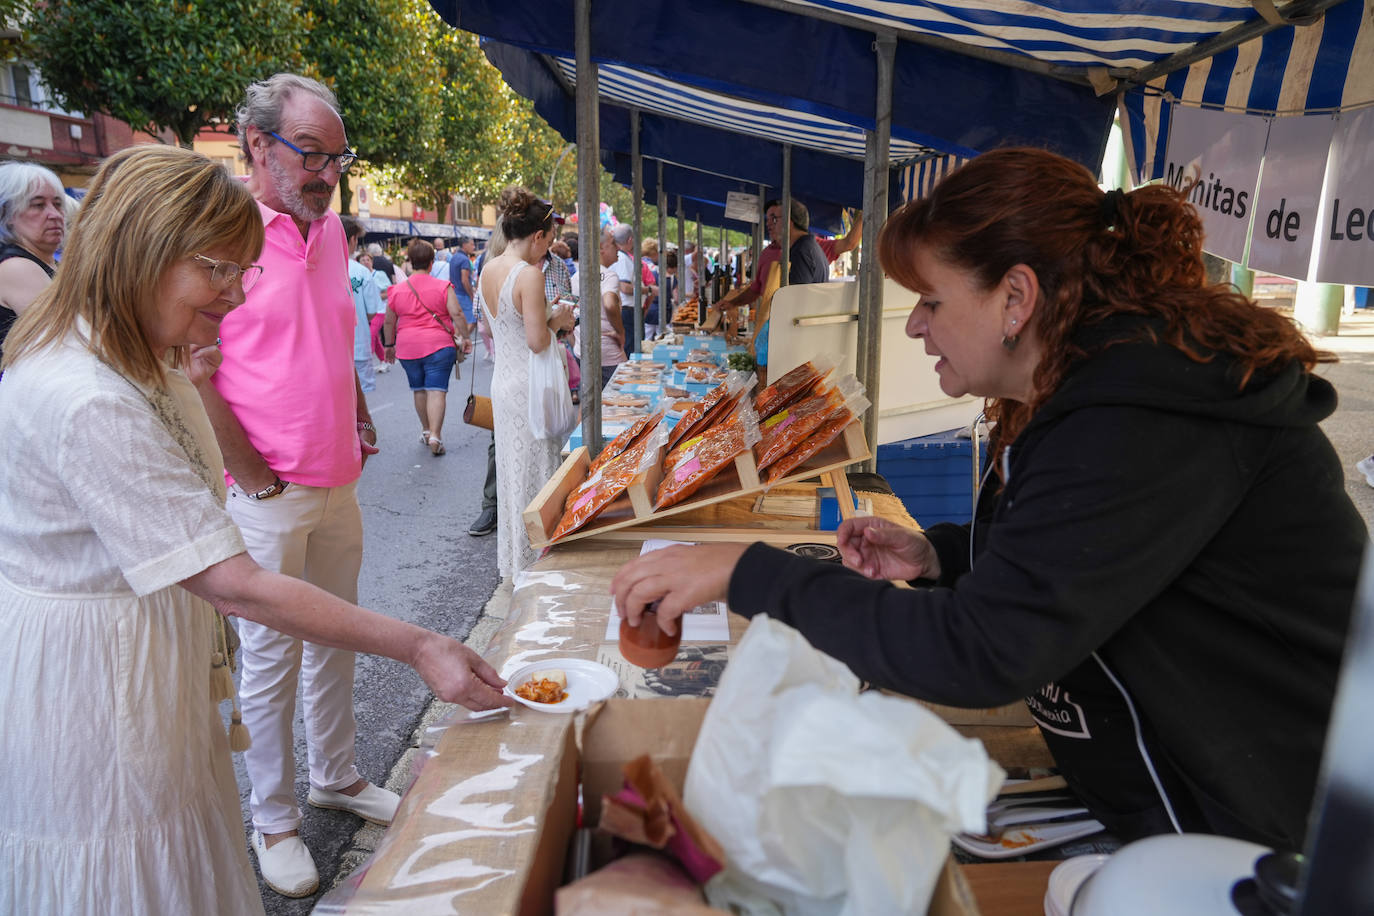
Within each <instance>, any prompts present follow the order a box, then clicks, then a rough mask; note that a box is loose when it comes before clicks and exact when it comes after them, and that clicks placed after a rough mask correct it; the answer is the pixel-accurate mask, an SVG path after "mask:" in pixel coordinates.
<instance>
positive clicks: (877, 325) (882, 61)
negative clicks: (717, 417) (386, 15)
mask: <svg viewBox="0 0 1374 916" xmlns="http://www.w3.org/2000/svg"><path fill="white" fill-rule="evenodd" d="M435 2H436V5H437V4H438V3H440V2H442V3H444V4H448V3H455V2H458V0H435ZM745 2H746V3H748V4H750V5H753V6H757V7H762V8H767V9H772V10H775V11H779V12H783V13H787V14H790V15H793V16H798V17H803V18H808V19H816V20H823V21H827V22H831V23H834V24H837V25H842V26H846V27H849V28H852V29H855V30H857V31H859V32H863V33H867V34H871V35H873V36H874V41H873V43H872V49H873V53H874V66H875V70H876V74H877V84H876V86H875V87H874V94H873V99H874V105H873V115H872V117H873V127H872V128H871V129H867V130H866V134H867V136H866V141H867V142H866V143H865V157H864V195H863V196H864V206H863V210H864V222H865V226H866V228H867V230H868V231H867V232H866V233H865V238H864V240H863V243H862V248H861V265H862V266H861V274H860V284H861V286H860V307H859V351H858V355H857V366H856V368H857V372H858V375H859V377H860V381H862V382H863V384H864V386H865V388H866V389H867V391H868V394H869V398H870V400H871V401H872V403H873V407H872V408H871V409H870V411H869V412H868V414H867V415H866V417H865V424H864V425H865V433H866V434H867V436H868V440H869V441H870V442H873V441H875V433H876V428H877V415H878V413H879V409H880V408H879V403H880V402H879V392H878V378H879V344H880V334H881V320H882V280H881V271H880V270H879V268H878V265H877V263H876V257H875V250H876V244H875V242H876V238H875V236H876V234H877V230H878V229H879V228H880V227H881V226H882V224H883V223H884V222H885V220H886V217H887V202H888V196H887V193H888V186H889V183H890V180H891V168H892V163H891V161H890V148H891V129H892V124H893V110H892V95H893V83H894V56H895V48H896V43H897V41H898V40H899V39H900V40H902V41H905V42H910V43H914V44H920V45H924V46H929V47H933V48H938V49H940V50H943V51H946V52H951V53H954V54H958V55H961V56H963V57H967V58H973V59H976V60H980V61H984V62H991V63H995V64H999V65H1002V66H1006V67H1009V68H1011V69H1014V70H1017V71H1021V72H1028V73H1035V74H1038V75H1040V76H1045V77H1050V78H1052V79H1055V80H1060V81H1064V82H1070V83H1075V84H1080V85H1084V84H1086V85H1089V86H1091V87H1093V88H1094V90H1095V91H1096V93H1097V94H1098V95H1104V94H1107V93H1112V92H1115V93H1117V94H1119V93H1120V92H1122V91H1124V89H1125V88H1126V87H1128V86H1137V85H1143V84H1145V83H1147V82H1148V81H1149V80H1151V79H1157V78H1158V77H1160V76H1162V75H1164V74H1167V73H1170V72H1173V71H1175V70H1178V69H1181V68H1183V67H1187V66H1189V65H1190V64H1192V63H1194V62H1196V61H1199V60H1202V59H1204V58H1207V57H1211V56H1213V55H1215V54H1218V53H1220V52H1222V51H1225V50H1227V49H1230V48H1233V47H1235V46H1237V45H1239V44H1242V43H1244V42H1246V41H1250V40H1252V39H1254V38H1256V37H1259V36H1261V35H1264V34H1266V33H1268V32H1270V31H1272V30H1274V29H1278V28H1282V27H1285V26H1287V25H1289V24H1292V23H1294V22H1300V21H1309V20H1311V19H1313V18H1314V17H1320V16H1321V15H1323V14H1324V12H1325V11H1326V10H1327V9H1329V8H1331V7H1332V6H1335V5H1336V4H1338V3H1340V2H1342V0H1293V2H1290V3H1288V4H1286V5H1285V6H1284V7H1283V9H1282V10H1281V11H1279V12H1278V14H1277V15H1272V14H1270V15H1266V16H1262V17H1260V18H1258V19H1255V20H1251V21H1249V22H1246V23H1243V24H1242V25H1239V26H1235V27H1233V28H1231V29H1228V30H1227V31H1225V32H1223V33H1221V34H1218V35H1216V36H1213V37H1212V38H1210V39H1208V40H1206V41H1202V42H1198V43H1197V44H1196V45H1194V46H1193V47H1191V48H1188V49H1186V50H1184V51H1181V52H1178V53H1175V54H1172V55H1170V56H1169V57H1167V58H1165V59H1163V60H1160V61H1157V62H1155V63H1154V64H1151V65H1149V66H1146V67H1140V68H1111V67H1105V66H1098V67H1083V68H1070V67H1066V66H1063V65H1056V64H1053V63H1050V62H1047V61H1042V60H1038V59H1036V58H1033V57H1030V56H1027V55H1022V54H1018V53H1015V52H1008V51H1000V50H995V49H989V48H983V47H977V46H974V45H972V44H965V43H961V42H958V41H955V40H953V39H949V38H944V37H942V36H939V35H933V34H928V33H924V32H920V31H917V30H914V29H911V30H907V29H900V28H894V27H890V26H886V25H883V24H881V23H878V22H874V21H872V20H869V19H866V18H864V17H862V16H858V15H854V14H849V13H843V12H839V11H835V10H830V9H823V8H818V7H811V6H805V5H801V4H797V3H792V2H788V0H745ZM1266 2H1267V0H1266ZM591 3H592V0H576V4H575V19H574V22H575V31H576V35H575V42H574V46H575V51H576V84H575V85H570V84H569V81H568V80H567V78H566V77H565V76H564V74H563V72H562V68H561V67H560V66H559V64H558V62H557V61H556V60H555V59H554V57H553V56H552V55H551V54H548V53H541V54H540V55H539V56H540V59H541V60H542V62H543V64H544V67H545V68H546V69H547V70H548V72H549V73H550V75H551V76H552V78H553V79H554V80H555V81H556V82H557V83H558V85H559V87H560V88H561V89H562V90H563V92H564V93H565V94H566V95H567V96H569V97H572V98H574V99H575V100H576V112H577V136H578V146H579V149H580V150H598V153H599V141H598V132H597V125H598V124H599V105H601V104H611V105H614V104H615V102H614V101H607V100H604V99H602V98H601V97H600V93H599V91H598V86H597V71H596V65H595V64H594V63H593V50H594V49H593V48H592V37H591V22H592V16H591ZM1257 6H1258V4H1257ZM449 18H450V21H457V17H456V16H453V15H450V17H449ZM631 66H632V65H631ZM713 91H719V90H718V87H716V88H714V89H713ZM739 98H741V100H748V96H747V95H743V94H742V95H740V96H739ZM658 114H659V115H660V116H661V117H666V118H671V117H672V116H671V115H669V114H664V113H661V112H660V113H658ZM630 118H631V125H632V126H631V147H632V149H631V152H630V155H631V158H632V172H633V180H632V184H633V190H634V194H635V213H634V220H635V239H636V243H638V241H639V237H640V231H639V230H640V216H641V206H642V201H641V200H640V198H641V197H642V193H643V184H642V175H643V162H642V156H641V148H640V112H639V111H638V110H636V109H634V108H633V107H631V112H630ZM683 120H686V119H685V118H684V119H683ZM584 122H591V123H590V124H587V123H584ZM713 127H716V129H725V130H728V128H721V127H719V126H718V125H713ZM739 133H743V134H747V135H750V136H757V134H753V133H751V132H749V131H743V130H741V131H739ZM781 152H782V172H783V180H782V186H781V188H780V189H779V190H780V195H779V197H780V200H781V204H782V213H781V217H782V218H781V220H780V225H781V226H782V227H786V226H789V225H790V219H789V217H790V201H791V195H792V188H791V180H790V178H791V170H792V144H790V143H782V144H781ZM915 158H916V159H920V158H924V157H923V156H918V157H915ZM599 165H600V156H599V155H596V156H591V155H583V156H579V159H578V177H579V183H578V184H579V194H578V201H579V210H580V211H581V212H583V213H587V214H591V213H595V212H596V210H597V202H598V198H599V187H598V175H597V171H596V170H597V168H598V167H599ZM687 167H691V166H690V165H688V166H687ZM662 168H663V161H662V160H660V162H659V166H658V177H659V181H658V183H657V194H658V205H659V210H660V215H661V216H662V215H663V214H664V210H665V206H666V203H667V200H668V195H667V193H666V191H665V189H664V187H663V183H662ZM722 177H731V178H733V176H722ZM762 190H763V188H762V186H760V192H761V194H762ZM677 213H678V239H679V254H680V258H681V255H682V251H683V249H682V243H683V242H684V241H685V239H684V238H683V235H684V233H683V223H682V220H683V200H682V195H681V194H680V193H679V194H678V195H677ZM662 225H663V220H662V219H660V227H662ZM596 230H599V221H598V220H595V219H592V220H591V221H590V222H588V221H586V220H583V221H582V226H581V232H582V233H583V240H582V250H581V261H582V265H583V266H582V272H583V279H582V282H581V287H582V290H583V294H584V301H587V299H586V298H585V297H588V295H589V293H590V287H592V286H593V281H592V279H591V277H592V276H594V275H596V274H597V273H598V271H597V270H596V266H597V265H596V264H595V258H594V255H593V254H592V252H593V249H594V247H595V243H596V241H597V240H595V239H591V238H589V237H588V236H589V235H590V233H591V232H593V231H596ZM700 231H701V227H700V222H698V235H699V236H700ZM660 232H662V229H660ZM787 240H788V233H787V231H786V229H785V228H782V229H780V239H779V244H780V247H781V248H782V252H781V270H782V277H781V281H782V283H783V284H786V283H787V280H788V276H787V275H788V259H789V258H788V255H789V251H788V249H789V245H788V244H787ZM698 251H700V247H698ZM665 254H666V253H665V252H663V251H662V250H660V257H663V256H664V255H665ZM701 260H702V259H701V258H700V255H699V256H698V258H697V263H696V264H695V265H694V266H696V267H697V268H698V269H699V268H700V265H701ZM661 263H662V262H661ZM756 263H757V262H756ZM685 274H686V263H685V259H682V260H680V261H679V265H678V283H679V284H680V287H681V288H683V289H684V291H685V284H684V283H683V280H684V278H685ZM635 277H636V281H635V293H636V295H635V303H636V305H635V339H636V341H638V339H639V338H640V335H641V334H642V331H643V311H642V299H641V296H640V293H641V284H640V282H639V279H638V277H639V271H636V272H635ZM594 298H595V299H596V300H597V301H599V286H598V289H597V293H596V294H595V297H594ZM666 308H667V307H666V304H664V305H661V307H660V313H661V316H664V319H663V320H664V321H665V322H666V321H667V320H669V317H670V316H666ZM583 312H584V317H591V318H592V320H591V321H590V322H588V324H590V325H591V326H590V327H586V328H585V331H586V333H584V335H583V336H584V340H583V352H584V358H586V359H588V361H589V362H591V363H592V366H591V371H589V372H586V373H584V375H583V377H584V379H588V380H589V381H584V382H583V393H584V397H583V429H584V440H585V441H587V442H588V444H589V446H590V448H591V451H592V452H593V454H595V453H597V452H599V451H600V447H601V435H600V433H601V430H600V413H601V411H600V388H599V381H600V372H599V369H600V347H599V344H600V335H599V324H600V322H599V318H600V309H599V308H596V309H591V310H590V311H589V310H588V309H586V308H584V309H583ZM588 337H590V338H591V339H590V340H588V339H587V338H588ZM589 344H590V346H589ZM871 462H872V459H869V465H870V466H871Z"/></svg>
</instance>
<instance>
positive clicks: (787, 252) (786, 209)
mask: <svg viewBox="0 0 1374 916" xmlns="http://www.w3.org/2000/svg"><path fill="white" fill-rule="evenodd" d="M778 247H780V248H781V249H782V258H781V259H780V260H779V261H778V272H779V275H778V287H779V288H782V287H784V286H786V285H787V272H788V271H789V270H791V268H792V265H791V263H790V261H791V253H792V252H791V249H792V147H791V145H790V144H784V146H783V148H782V196H781V197H780V198H779V199H778ZM764 280H765V281H766V280H767V278H766V277H765V278H764ZM770 317H771V316H770Z"/></svg>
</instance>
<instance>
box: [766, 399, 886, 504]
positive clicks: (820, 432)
mask: <svg viewBox="0 0 1374 916" xmlns="http://www.w3.org/2000/svg"><path fill="white" fill-rule="evenodd" d="M865 400H867V399H865ZM853 420H854V415H853V414H852V413H850V412H849V408H847V407H841V408H840V409H839V410H837V411H835V412H834V413H833V414H831V415H830V417H829V419H827V420H826V421H825V422H824V423H822V424H821V426H820V428H819V429H817V430H816V431H815V432H814V433H812V434H811V435H809V436H807V437H806V438H805V439H803V440H802V441H801V442H800V443H799V444H798V445H796V446H795V447H794V448H793V449H792V451H790V452H788V453H787V454H785V455H783V456H782V457H781V458H779V459H778V460H777V461H776V462H774V463H773V464H772V465H771V466H770V467H769V468H768V473H767V474H765V475H764V478H763V482H764V483H766V484H772V483H777V482H778V481H779V480H780V479H782V478H783V477H786V476H787V475H788V474H790V473H791V472H792V471H793V470H795V469H796V468H797V466H798V465H800V464H801V463H802V462H803V461H805V460H806V459H808V458H810V457H811V456H812V455H814V454H816V453H817V452H819V451H820V450H821V449H823V448H825V447H826V446H827V445H829V444H830V443H832V442H834V441H835V440H836V439H837V438H839V435H840V433H842V432H844V428H845V427H846V426H848V425H849V424H850V423H851V422H852V421H853Z"/></svg>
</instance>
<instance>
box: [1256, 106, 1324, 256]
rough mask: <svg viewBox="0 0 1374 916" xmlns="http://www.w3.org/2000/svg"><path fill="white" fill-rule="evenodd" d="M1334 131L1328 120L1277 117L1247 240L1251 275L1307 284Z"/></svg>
mask: <svg viewBox="0 0 1374 916" xmlns="http://www.w3.org/2000/svg"><path fill="white" fill-rule="evenodd" d="M1335 128H1336V122H1335V121H1333V120H1332V119H1331V117H1330V116H1329V115H1313V116H1311V117H1291V118H1277V119H1275V120H1274V121H1273V123H1272V124H1270V126H1269V143H1268V145H1267V146H1266V147H1265V150H1264V172H1263V174H1262V175H1261V176H1260V186H1259V192H1258V194H1257V195H1256V198H1255V225H1254V229H1253V230H1252V232H1251V235H1250V262H1249V265H1248V266H1249V267H1250V268H1251V269H1252V270H1260V271H1264V272H1265V273H1271V274H1278V275H1279V276H1283V277H1292V278H1293V279H1295V280H1306V279H1307V276H1308V268H1309V266H1310V265H1311V263H1312V246H1313V243H1314V242H1315V240H1316V237H1317V217H1318V207H1319V206H1320V205H1321V200H1322V179H1323V178H1324V177H1325V176H1326V160H1327V156H1328V154H1329V152H1330V149H1331V135H1332V132H1333V131H1334V130H1335Z"/></svg>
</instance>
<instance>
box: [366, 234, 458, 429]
mask: <svg viewBox="0 0 1374 916" xmlns="http://www.w3.org/2000/svg"><path fill="white" fill-rule="evenodd" d="M406 258H407V259H408V260H409V261H410V264H411V266H412V267H413V268H414V269H415V272H414V273H413V274H411V275H410V276H409V277H407V278H406V280H405V282H404V283H397V284H396V285H395V286H392V287H390V288H389V289H387V291H386V321H385V322H384V323H383V325H382V347H383V348H384V352H385V353H386V361H387V362H389V363H392V362H395V361H396V360H397V359H400V361H401V366H402V367H403V368H404V369H405V370H406V378H407V379H408V380H409V381H410V390H411V393H412V394H413V395H414V397H415V413H416V414H417V415H418V416H419V417H420V441H421V442H422V443H424V444H425V445H427V446H429V450H430V453H431V454H434V455H442V454H443V453H444V442H443V440H442V439H440V438H439V435H440V433H442V432H443V431H444V410H445V408H446V407H447V404H448V380H449V373H450V372H452V371H453V365H454V363H455V362H457V361H458V359H459V352H458V347H459V346H462V347H463V348H464V352H465V353H466V352H467V346H468V342H467V337H468V323H467V320H466V319H465V318H463V309H462V307H461V306H460V305H459V304H458V296H457V295H455V294H454V292H453V284H452V283H449V282H448V281H447V280H440V279H439V278H437V277H431V276H430V275H429V268H430V265H431V264H433V263H434V248H433V246H431V245H430V244H429V242H426V241H422V240H421V239H416V240H415V241H413V242H411V243H410V247H409V248H407V249H406Z"/></svg>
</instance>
